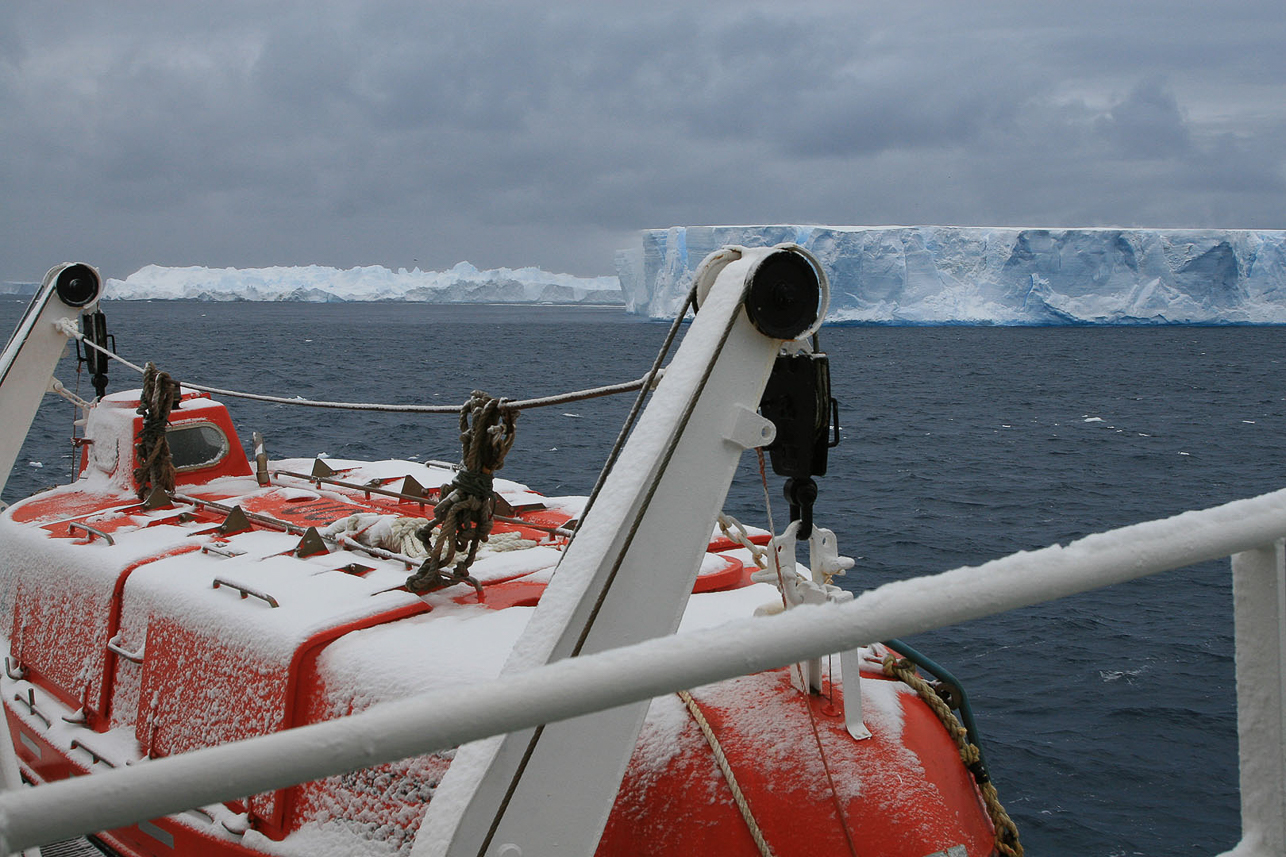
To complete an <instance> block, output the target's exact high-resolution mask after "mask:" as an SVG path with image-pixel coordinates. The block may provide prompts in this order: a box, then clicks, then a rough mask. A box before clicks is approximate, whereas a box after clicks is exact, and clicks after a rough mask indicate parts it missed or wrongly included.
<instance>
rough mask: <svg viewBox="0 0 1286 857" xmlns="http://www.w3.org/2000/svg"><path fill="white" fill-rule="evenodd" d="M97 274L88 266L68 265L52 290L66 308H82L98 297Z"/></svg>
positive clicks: (59, 275)
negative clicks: (54, 290)
mask: <svg viewBox="0 0 1286 857" xmlns="http://www.w3.org/2000/svg"><path fill="white" fill-rule="evenodd" d="M98 287H99V282H98V273H97V272H96V271H95V270H94V269H93V268H91V267H89V266H88V265H82V264H79V263H77V264H75V265H68V266H67V267H66V268H63V269H62V271H61V272H60V273H59V274H58V282H57V283H56V284H55V286H54V288H55V289H56V290H57V292H58V298H59V300H61V301H62V302H63V303H65V304H67V306H71V307H82V306H87V305H88V304H91V303H93V302H94V300H95V298H97V297H98Z"/></svg>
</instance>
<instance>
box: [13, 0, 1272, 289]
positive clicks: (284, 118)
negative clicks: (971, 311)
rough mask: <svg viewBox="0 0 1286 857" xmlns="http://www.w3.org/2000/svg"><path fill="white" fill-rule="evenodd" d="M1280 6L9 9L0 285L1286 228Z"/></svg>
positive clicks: (1072, 1) (155, 5)
mask: <svg viewBox="0 0 1286 857" xmlns="http://www.w3.org/2000/svg"><path fill="white" fill-rule="evenodd" d="M1284 45H1286V3H1283V2H1282V0H1264V2H1259V0H1250V1H1249V2H1243V1H1242V0H1224V2H1203V3H1181V2H1173V0H1166V2H1147V3H1129V2H1124V0H1113V2H1079V0H1064V2H1059V3H1044V2H1037V0H1027V2H1007V0H953V2H914V0H898V2H888V3H885V2H880V3H875V2H856V0H843V2H817V3H809V2H805V0H794V2H790V3H786V2H777V3H772V4H765V3H750V2H731V3H722V2H707V0H688V2H684V3H668V2H657V0H652V2H647V3H641V4H624V3H613V2H605V1H604V0H600V2H596V3H584V4H581V3H560V2H558V0H544V2H533V3H526V2H511V3H504V4H489V3H485V2H480V0H475V2H470V3H450V2H428V0H417V2H403V3H382V2H377V0H363V2H351V3H350V2H336V3H329V2H321V0H308V2H299V3H274V2H266V0H255V2H246V3H231V2H214V0H212V1H211V2H208V3H201V4H197V3H195V2H192V3H186V2H160V0H157V2H149V3H129V2H121V0H113V2H111V3H70V2H17V0H12V2H5V3H3V4H0V200H2V201H3V202H2V203H0V204H2V205H3V212H4V214H3V218H4V223H3V230H2V232H0V236H2V237H0V279H3V280H16V281H31V280H37V279H39V278H40V277H41V275H43V273H44V271H45V270H46V269H47V268H48V267H50V266H51V265H53V264H54V263H57V262H60V261H64V260H70V259H73V258H74V259H79V260H83V261H87V262H91V263H94V264H97V265H99V266H101V267H102V269H103V272H104V273H105V274H106V275H108V276H116V277H123V276H125V275H127V274H129V273H131V272H133V271H134V270H136V269H137V268H139V267H141V266H143V265H145V264H148V263H156V264H162V265H207V266H218V267H222V266H236V267H250V266H261V265H277V264H286V265H294V264H309V263H317V264H325V265H335V266H340V267H351V266H354V265H365V264H379V265H385V266H388V267H391V268H397V267H403V266H404V267H408V268H409V267H412V266H414V265H417V264H418V265H419V266H420V267H421V268H425V269H430V268H431V269H443V268H446V267H449V266H450V265H452V264H454V263H456V262H458V261H460V260H468V261H471V262H473V263H474V264H476V265H478V266H479V267H482V268H488V267H498V266H502V265H503V266H509V267H520V266H523V265H540V266H542V267H544V268H546V269H548V270H553V271H560V272H571V273H576V274H583V275H590V274H610V273H613V270H614V269H613V262H612V260H613V252H614V251H615V250H616V249H618V248H621V247H624V246H627V245H628V244H629V243H630V242H631V241H632V239H633V235H634V234H635V233H636V232H637V230H639V229H642V228H645V227H656V226H670V225H693V224H715V223H725V224H726V223H783V222H786V223H828V224H835V225H852V224H963V225H1042V226H1104V225H1125V226H1196V227H1203V226H1208V227H1253V228H1270V229H1281V228H1286V48H1284V47H1283V46H1284Z"/></svg>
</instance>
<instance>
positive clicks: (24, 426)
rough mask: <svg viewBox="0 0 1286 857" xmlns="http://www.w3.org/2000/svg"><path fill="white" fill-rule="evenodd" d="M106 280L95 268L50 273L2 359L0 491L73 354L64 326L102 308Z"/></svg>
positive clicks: (73, 265)
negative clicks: (58, 372) (61, 362)
mask: <svg viewBox="0 0 1286 857" xmlns="http://www.w3.org/2000/svg"><path fill="white" fill-rule="evenodd" d="M101 283H102V279H101V278H100V277H99V275H98V271H96V270H94V269H93V268H91V267H90V266H89V265H82V264H79V263H70V262H65V263H63V264H61V265H58V266H56V267H54V268H51V269H50V270H49V273H48V274H45V281H44V282H43V283H42V284H41V286H40V291H38V292H36V296H35V297H34V298H32V300H31V304H30V305H29V306H28V307H27V313H26V315H24V316H23V317H22V321H20V322H18V327H17V328H16V329H15V330H14V332H13V336H12V337H10V339H9V344H8V345H6V346H5V348H4V352H3V353H2V354H0V414H3V415H4V420H5V425H4V431H2V432H0V490H4V486H5V484H6V483H7V482H8V481H9V471H10V470H12V469H13V464H14V462H15V461H17V460H18V453H19V452H20V451H21V450H22V442H23V441H24V440H26V438H27V430H28V429H30V428H31V422H32V420H34V419H35V418H36V411H37V410H39V408H40V400H41V399H42V398H44V395H45V391H46V390H48V389H49V382H50V381H52V380H53V377H54V369H55V368H57V366H58V359H59V358H60V357H62V356H63V352H64V351H65V350H66V348H67V337H66V335H64V334H63V333H62V331H61V330H60V325H61V324H63V323H70V324H75V323H76V317H77V316H78V315H80V314H81V313H82V312H91V311H93V309H94V307H95V306H97V304H98V296H99V292H100V291H101Z"/></svg>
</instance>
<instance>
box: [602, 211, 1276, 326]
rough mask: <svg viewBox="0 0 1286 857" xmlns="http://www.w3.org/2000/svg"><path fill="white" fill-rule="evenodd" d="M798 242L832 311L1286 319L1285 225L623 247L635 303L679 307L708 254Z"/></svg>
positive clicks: (804, 232) (930, 320)
mask: <svg viewBox="0 0 1286 857" xmlns="http://www.w3.org/2000/svg"><path fill="white" fill-rule="evenodd" d="M787 241H790V242H795V243H798V244H800V245H802V246H803V247H805V248H806V249H807V250H809V251H810V252H812V253H813V254H814V255H815V256H817V258H818V260H819V261H820V262H821V263H822V265H823V266H824V267H825V269H826V271H827V274H828V276H829V277H830V282H831V310H830V313H829V316H828V318H829V319H830V320H831V321H840V322H844V321H847V322H861V323H879V324H998V325H1057V324H1121V325H1130V324H1283V323H1286V232H1283V231H1277V230H1247V229H1240V230H1239V229H1036V228H1018V227H959V226H913V227H904V226H878V227H856V226H794V225H777V226H703V227H695V226H689V227H682V226H676V227H672V228H670V229H651V230H647V231H645V232H643V233H642V236H641V240H640V243H639V245H638V246H636V247H633V248H630V249H629V250H623V251H621V252H619V253H618V254H617V259H616V267H617V273H618V274H619V276H620V281H621V290H622V292H623V293H624V296H625V301H626V308H627V309H628V310H629V311H630V312H633V313H637V314H640V315H646V316H649V317H652V318H672V317H673V316H674V314H675V312H677V310H678V307H679V306H681V305H682V302H683V300H684V298H685V297H686V295H687V293H688V291H689V289H690V288H691V286H692V279H693V274H694V272H695V271H696V268H697V266H698V265H699V264H700V263H701V260H702V259H704V258H705V257H706V255H708V254H709V253H711V252H713V251H715V250H718V249H719V248H720V247H722V246H724V245H727V244H741V245H744V246H748V247H763V246H772V245H774V244H778V243H781V242H787Z"/></svg>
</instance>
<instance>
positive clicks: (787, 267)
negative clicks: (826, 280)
mask: <svg viewBox="0 0 1286 857" xmlns="http://www.w3.org/2000/svg"><path fill="white" fill-rule="evenodd" d="M820 298H821V284H820V283H819V282H818V279H817V271H816V270H814V269H813V266H812V265H811V264H809V262H808V260H807V259H805V258H804V257H803V256H801V255H800V254H798V253H793V252H791V251H789V250H781V251H778V252H776V253H773V254H772V255H770V256H767V257H765V258H764V260H763V261H761V262H760V263H759V265H758V266H756V268H755V270H754V272H753V273H752V274H751V275H750V286H749V287H748V288H747V290H746V314H747V315H748V316H750V322H751V323H752V324H753V325H754V326H755V329H756V330H758V331H759V332H760V333H762V334H763V335H764V336H771V337H773V338H774V339H795V338H796V337H798V336H799V335H800V334H802V333H803V332H804V331H806V330H808V328H810V327H811V326H812V325H813V322H815V321H816V320H817V304H818V301H819V300H820Z"/></svg>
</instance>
